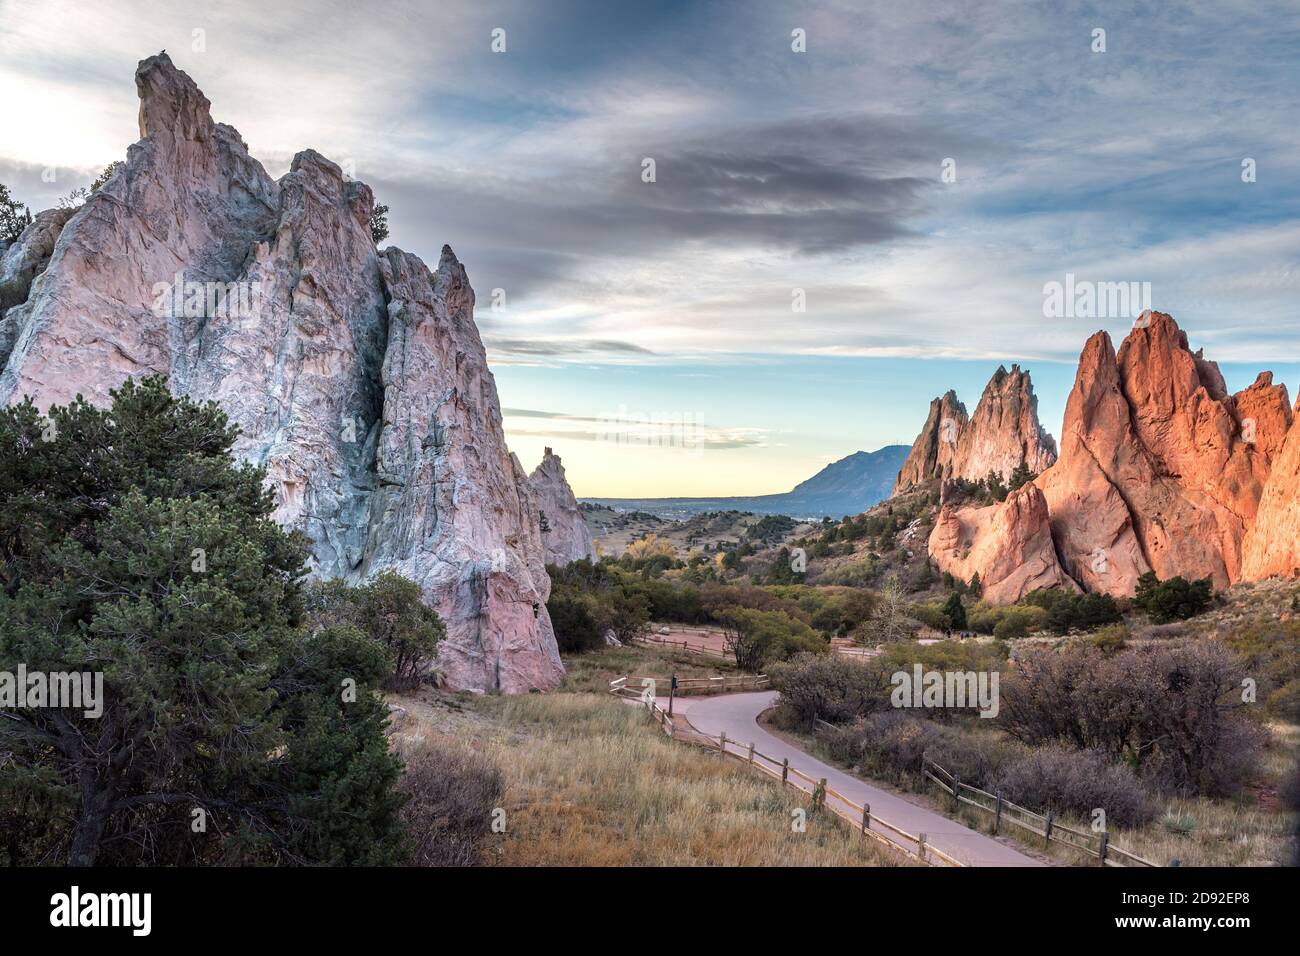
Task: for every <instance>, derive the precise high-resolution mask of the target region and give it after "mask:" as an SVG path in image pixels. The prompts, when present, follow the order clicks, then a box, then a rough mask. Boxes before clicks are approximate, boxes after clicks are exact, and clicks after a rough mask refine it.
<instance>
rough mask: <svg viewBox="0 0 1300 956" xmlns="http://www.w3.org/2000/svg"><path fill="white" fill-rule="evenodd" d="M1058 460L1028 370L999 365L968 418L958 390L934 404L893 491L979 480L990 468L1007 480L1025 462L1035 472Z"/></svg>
mask: <svg viewBox="0 0 1300 956" xmlns="http://www.w3.org/2000/svg"><path fill="white" fill-rule="evenodd" d="M1055 460H1056V442H1055V441H1054V440H1053V439H1052V436H1051V435H1049V434H1048V433H1047V432H1046V431H1044V430H1043V427H1042V425H1041V424H1040V423H1039V421H1038V398H1037V396H1035V395H1034V386H1033V383H1032V382H1031V381H1030V378H1029V373H1028V372H1025V371H1021V369H1020V366H1019V365H1013V366H1011V371H1010V372H1008V371H1007V370H1006V368H1005V367H1003V366H999V367H998V370H997V371H996V372H994V373H993V378H992V379H990V380H989V383H988V385H987V386H985V388H984V394H983V395H981V396H980V400H979V404H977V405H976V406H975V412H974V414H973V415H971V416H969V418H968V417H967V415H966V408H965V406H964V405H962V403H961V402H959V401H957V396H956V394H955V393H954V392H948V393H947V394H946V395H944V396H943V397H942V398H936V399H935V400H934V401H932V402H931V403H930V413H929V415H928V416H927V418H926V422H925V427H923V428H922V429H921V433H920V435H918V436H917V438H916V441H915V442H914V443H913V445H912V451H911V453H910V454H909V455H908V457H907V461H906V462H904V464H903V467H902V469H901V470H900V471H899V473H898V480H897V481H896V482H895V483H894V493H895V494H897V493H898V492H900V491H906V490H907V489H908V488H910V487H912V486H914V485H918V484H921V483H922V482H925V481H931V480H948V479H954V478H965V479H968V480H970V481H978V480H980V479H982V478H984V477H986V476H987V475H988V474H989V473H990V472H992V473H994V474H996V475H997V476H998V477H999V478H1001V479H1002V480H1003V481H1005V480H1006V479H1007V478H1009V477H1010V476H1011V474H1012V472H1014V471H1015V470H1016V469H1017V468H1020V467H1021V466H1024V467H1025V468H1027V469H1028V470H1029V472H1030V474H1035V475H1036V474H1038V473H1039V472H1041V471H1043V470H1044V469H1046V468H1048V467H1049V466H1050V465H1051V464H1052V463H1053V462H1054V461H1055Z"/></svg>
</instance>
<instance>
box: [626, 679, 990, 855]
mask: <svg viewBox="0 0 1300 956" xmlns="http://www.w3.org/2000/svg"><path fill="white" fill-rule="evenodd" d="M707 679H710V680H712V679H713V678H707ZM754 679H761V680H763V681H764V682H766V681H767V677H766V675H761V674H760V675H759V677H758V678H754ZM643 680H650V678H639V677H618V678H615V679H614V680H612V681H610V682H609V692H610V693H611V694H613V695H614V696H616V697H619V698H622V699H624V700H636V701H639V702H640V703H642V704H644V706H645V708H646V712H647V713H648V714H649V715H650V716H651V717H652V718H653V719H654V721H655V722H656V723H657V724H658V725H659V727H660V729H662V730H663V731H664V733H665V734H667V735H668V736H669V737H670V738H672V739H674V740H680V741H683V742H685V743H690V744H695V745H697V746H703V747H706V748H708V749H710V750H714V751H716V752H717V753H718V755H719V756H721V757H723V758H726V757H730V758H732V759H733V760H737V761H739V762H740V763H743V764H745V765H746V766H748V767H751V768H752V769H755V770H758V771H759V772H760V773H763V774H766V775H767V776H770V777H773V778H775V779H778V780H780V781H781V785H782V786H784V787H793V788H794V789H796V790H798V791H800V792H801V793H810V794H811V796H812V804H813V810H814V811H816V810H819V809H825V810H829V811H830V812H831V813H833V814H834V815H835V816H836V817H838V818H839V819H840V820H842V821H844V822H845V823H847V824H848V825H849V827H850V828H852V829H853V830H856V831H857V832H859V833H861V834H862V835H863V836H865V837H867V838H868V839H871V840H874V841H875V842H876V843H877V844H879V845H880V846H882V847H883V848H884V849H887V850H889V851H891V852H894V853H898V854H901V855H902V856H904V857H906V858H907V859H909V860H912V861H915V862H918V863H923V864H925V865H927V866H965V865H966V864H965V863H962V862H961V861H960V860H958V859H956V858H955V857H952V856H950V855H948V854H947V853H945V852H943V851H942V850H940V849H938V848H937V847H933V846H930V845H929V843H928V842H927V838H926V834H924V833H918V834H913V833H909V832H907V831H906V830H904V829H902V828H901V827H896V826H894V825H893V824H892V823H890V822H888V821H887V820H882V819H880V817H878V816H873V815H872V813H871V805H870V804H859V803H854V802H853V801H852V800H850V799H849V798H848V797H846V796H845V795H844V794H842V793H840V792H838V791H837V790H833V789H831V787H829V786H827V783H826V778H825V777H822V778H816V777H812V776H809V775H808V774H806V773H804V772H803V771H802V770H799V769H798V768H797V767H792V766H791V765H790V760H789V758H784V759H782V760H777V759H776V758H775V757H770V756H768V755H767V754H765V753H762V752H761V751H759V750H756V749H755V748H754V744H753V742H752V741H751V742H750V743H749V744H748V745H744V744H740V743H738V742H736V741H734V740H728V739H727V735H726V734H725V733H721V734H719V735H718V736H717V737H716V738H715V737H710V736H708V735H707V734H701V733H699V732H698V731H696V730H694V728H692V729H691V732H689V733H687V732H684V731H683V732H679V731H678V729H677V727H676V726H675V725H674V723H673V719H672V718H671V717H669V716H668V713H667V712H666V711H665V710H664V709H663V708H662V707H660V706H659V703H658V701H657V699H656V698H655V696H654V688H655V685H654V684H647V685H643V687H642V689H639V690H638V689H637V687H636V686H629V684H636V683H638V682H640V681H643ZM677 683H678V690H679V691H680V690H681V683H682V682H681V681H680V680H679V681H678V682H677ZM647 691H648V692H649V693H647ZM798 781H803V782H804V783H806V784H808V788H810V789H808V788H805V787H802V786H800V785H799V782H798ZM827 798H830V799H831V802H829V803H828V802H827ZM879 831H885V832H887V833H892V834H894V836H895V837H896V838H897V839H891V838H889V837H888V836H885V835H884V833H882V832H879ZM900 840H901V841H902V842H900Z"/></svg>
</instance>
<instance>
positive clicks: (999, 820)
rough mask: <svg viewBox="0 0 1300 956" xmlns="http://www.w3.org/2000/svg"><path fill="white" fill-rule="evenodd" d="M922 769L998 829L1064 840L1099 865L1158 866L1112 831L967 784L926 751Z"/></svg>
mask: <svg viewBox="0 0 1300 956" xmlns="http://www.w3.org/2000/svg"><path fill="white" fill-rule="evenodd" d="M921 771H922V772H923V773H924V774H925V775H926V776H927V777H929V778H930V779H931V780H932V781H934V783H935V784H937V785H938V786H939V789H941V790H943V792H944V793H946V794H948V796H950V797H952V801H953V803H952V806H953V810H954V811H956V810H957V809H959V808H960V807H961V806H963V805H965V806H968V807H973V808H975V809H976V810H979V811H981V812H983V813H987V814H989V815H990V816H992V818H993V824H992V832H993V833H995V834H996V833H998V832H999V830H1000V829H1001V827H1002V825H1003V824H1007V825H1009V826H1013V827H1016V828H1018V829H1020V830H1022V831H1024V832H1026V833H1031V834H1033V835H1034V836H1037V837H1041V838H1042V840H1043V846H1044V847H1047V846H1048V845H1050V844H1051V843H1053V842H1055V843H1060V844H1063V845H1065V846H1068V847H1071V848H1072V849H1075V850H1078V851H1079V852H1080V853H1083V854H1085V855H1087V856H1090V857H1092V858H1093V859H1094V860H1096V861H1097V865H1098V866H1103V865H1104V866H1158V865H1159V864H1156V863H1152V862H1151V861H1150V860H1146V859H1143V858H1142V857H1140V856H1138V855H1137V854H1136V853H1130V852H1129V851H1128V850H1124V849H1121V848H1120V847H1117V846H1114V845H1112V844H1111V842H1110V834H1109V833H1108V832H1106V831H1104V830H1103V831H1102V832H1101V833H1088V832H1084V831H1082V830H1076V829H1074V828H1073V827H1068V826H1066V825H1064V824H1062V823H1058V822H1057V821H1056V819H1055V817H1054V816H1053V815H1052V812H1051V811H1050V810H1049V811H1048V812H1047V813H1046V814H1042V813H1035V812H1034V811H1033V810H1026V809H1025V808H1024V807H1022V806H1018V805H1016V804H1014V803H1012V802H1011V801H1010V800H1004V799H1002V793H1001V791H999V792H997V793H989V792H988V791H987V790H981V789H979V788H978V787H972V786H970V785H969V784H964V783H962V782H961V780H960V779H959V778H958V777H956V776H955V775H953V774H951V773H949V772H948V771H947V770H945V769H944V768H943V767H940V766H939V765H938V764H937V763H935V762H934V761H933V760H931V759H930V758H928V757H926V756H925V755H922V756H921Z"/></svg>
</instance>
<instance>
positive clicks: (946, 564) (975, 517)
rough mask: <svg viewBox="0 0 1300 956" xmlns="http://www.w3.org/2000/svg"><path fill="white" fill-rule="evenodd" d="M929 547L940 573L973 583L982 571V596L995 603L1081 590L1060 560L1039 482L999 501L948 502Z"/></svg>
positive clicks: (936, 525) (931, 537)
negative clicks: (1033, 593)
mask: <svg viewBox="0 0 1300 956" xmlns="http://www.w3.org/2000/svg"><path fill="white" fill-rule="evenodd" d="M929 548H930V558H931V560H933V561H934V563H935V565H936V566H937V567H938V568H939V570H940V571H946V572H948V573H949V574H952V575H953V576H954V577H956V578H958V579H960V580H962V581H967V582H969V581H970V580H972V579H973V578H974V576H975V575H976V574H977V573H978V574H979V579H980V585H981V594H982V596H983V597H984V599H985V600H987V601H991V602H993V603H994V604H1010V603H1014V602H1016V601H1018V600H1020V599H1021V598H1022V597H1024V596H1025V595H1026V594H1029V593H1030V592H1031V591H1037V590H1046V589H1049V588H1064V589H1066V590H1071V591H1077V590H1078V587H1077V585H1075V583H1074V581H1073V579H1071V578H1070V576H1069V575H1068V574H1066V573H1065V571H1064V570H1063V569H1062V568H1061V565H1060V562H1059V561H1058V560H1057V557H1056V548H1055V546H1054V544H1053V541H1052V528H1051V523H1050V521H1049V518H1048V514H1047V502H1046V501H1045V500H1044V499H1043V493H1042V492H1041V491H1039V490H1038V488H1037V487H1035V486H1034V485H1033V484H1028V485H1025V486H1023V487H1022V488H1020V489H1019V490H1017V491H1013V492H1012V493H1011V494H1010V495H1008V496H1007V500H1006V501H1003V502H999V503H997V504H991V505H985V506H982V507H979V506H967V507H960V506H952V505H945V506H943V507H942V508H940V510H939V516H938V518H937V519H936V520H935V523H934V530H933V531H931V532H930V540H929Z"/></svg>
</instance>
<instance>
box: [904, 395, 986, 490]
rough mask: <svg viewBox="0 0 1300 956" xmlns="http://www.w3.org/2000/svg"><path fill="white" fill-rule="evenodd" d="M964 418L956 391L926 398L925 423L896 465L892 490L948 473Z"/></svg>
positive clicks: (941, 476)
mask: <svg viewBox="0 0 1300 956" xmlns="http://www.w3.org/2000/svg"><path fill="white" fill-rule="evenodd" d="M968 420H969V419H968V417H967V415H966V406H965V405H963V404H962V403H961V402H959V401H957V393H956V392H953V391H949V392H947V393H946V394H944V396H943V397H942V398H936V399H934V400H933V401H932V402H930V414H929V415H927V416H926V419H925V425H924V427H922V429H921V433H920V434H919V435H917V436H916V441H914V442H913V443H912V450H911V451H910V452H909V453H908V455H907V460H906V461H904V462H903V467H902V468H900V469H899V472H898V480H897V481H895V482H894V494H898V493H899V492H900V491H905V490H907V489H908V488H910V487H912V486H913V485H919V484H921V483H922V482H925V481H930V480H932V479H936V478H948V477H952V466H953V459H954V458H955V456H956V453H957V439H958V438H959V437H960V436H961V431H962V429H963V428H965V427H966V423H967V421H968Z"/></svg>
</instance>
